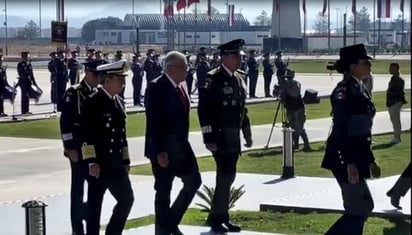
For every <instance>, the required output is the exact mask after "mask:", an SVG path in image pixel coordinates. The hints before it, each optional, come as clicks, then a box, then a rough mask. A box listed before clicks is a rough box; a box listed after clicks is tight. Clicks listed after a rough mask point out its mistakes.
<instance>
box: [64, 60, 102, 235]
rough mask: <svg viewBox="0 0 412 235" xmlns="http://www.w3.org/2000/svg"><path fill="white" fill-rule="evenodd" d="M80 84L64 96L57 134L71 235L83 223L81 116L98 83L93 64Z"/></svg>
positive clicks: (80, 230) (77, 233) (88, 64)
mask: <svg viewBox="0 0 412 235" xmlns="http://www.w3.org/2000/svg"><path fill="white" fill-rule="evenodd" d="M83 65H84V66H85V76H84V78H83V80H82V81H81V82H80V83H79V84H77V85H74V86H72V87H70V88H69V89H67V91H66V93H65V94H64V97H63V101H62V105H61V107H62V110H61V116H60V132H61V136H62V140H63V147H64V156H65V157H67V158H68V159H69V161H70V168H71V187H70V218H71V224H72V231H73V233H72V235H84V234H85V233H84V228H83V222H82V220H85V219H86V211H87V208H86V204H85V203H84V202H83V195H84V183H85V181H86V176H87V173H88V166H87V165H86V163H85V162H84V161H83V156H82V151H81V147H82V134H81V127H80V123H81V116H82V115H83V113H82V112H81V109H82V106H83V104H84V102H85V100H86V99H87V98H88V96H89V95H90V94H92V93H93V92H95V90H96V87H97V85H98V84H99V79H98V76H97V71H96V67H97V66H98V65H99V63H98V62H97V61H91V62H86V63H84V64H83Z"/></svg>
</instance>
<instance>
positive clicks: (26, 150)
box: [0, 146, 55, 155]
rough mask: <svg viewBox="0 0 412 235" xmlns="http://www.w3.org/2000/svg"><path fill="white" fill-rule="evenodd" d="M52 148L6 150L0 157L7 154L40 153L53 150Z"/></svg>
mask: <svg viewBox="0 0 412 235" xmlns="http://www.w3.org/2000/svg"><path fill="white" fill-rule="evenodd" d="M54 148H55V147H53V146H40V147H32V148H23V149H13V150H8V151H7V150H6V151H3V152H1V153H0V155H4V154H9V153H27V152H32V151H41V150H47V149H54Z"/></svg>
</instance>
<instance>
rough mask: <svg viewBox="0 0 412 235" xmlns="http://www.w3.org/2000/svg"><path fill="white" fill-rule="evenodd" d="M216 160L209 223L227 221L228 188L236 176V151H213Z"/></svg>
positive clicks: (237, 155)
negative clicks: (223, 152)
mask: <svg viewBox="0 0 412 235" xmlns="http://www.w3.org/2000/svg"><path fill="white" fill-rule="evenodd" d="M213 158H214V159H215V162H216V187H215V194H214V195H213V199H212V206H211V211H210V214H209V217H208V219H207V222H208V224H209V225H214V224H221V223H226V222H229V196H230V188H231V187H232V184H233V182H234V181H235V178H236V164H237V160H238V159H239V154H238V153H225V154H222V153H219V152H215V153H213Z"/></svg>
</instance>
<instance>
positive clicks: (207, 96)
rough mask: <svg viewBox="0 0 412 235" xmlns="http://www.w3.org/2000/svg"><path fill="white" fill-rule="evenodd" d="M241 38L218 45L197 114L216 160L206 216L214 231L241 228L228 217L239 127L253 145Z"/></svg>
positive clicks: (238, 143)
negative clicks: (217, 58) (216, 61)
mask: <svg viewBox="0 0 412 235" xmlns="http://www.w3.org/2000/svg"><path fill="white" fill-rule="evenodd" d="M243 45H244V41H243V40H242V39H237V40H234V41H230V42H228V43H226V44H223V45H221V46H219V47H218V49H219V50H220V54H221V56H222V57H221V65H220V66H219V67H218V68H216V69H214V70H211V71H210V72H209V73H208V74H207V77H206V80H205V83H204V85H203V87H200V88H199V106H198V115H199V122H200V126H201V127H202V134H203V141H204V143H205V145H206V148H207V149H208V150H210V151H211V152H212V153H213V158H214V159H215V162H216V168H217V169H216V189H215V194H214V196H213V200H212V206H211V207H212V208H211V211H210V214H209V217H208V219H207V222H208V224H209V225H210V226H211V228H212V231H213V232H215V233H225V232H228V231H229V232H239V231H240V227H239V226H238V225H235V224H233V223H231V222H230V220H229V194H230V188H231V186H232V183H233V181H234V180H235V177H236V163H237V160H238V158H239V155H240V153H241V144H240V131H241V130H242V132H243V136H244V137H245V140H246V147H251V146H252V133H251V129H250V121H249V118H248V115H247V108H246V106H245V99H246V85H245V84H244V78H243V77H244V76H245V74H244V72H243V71H242V70H239V66H240V63H241V56H240V50H241V48H242V46H243Z"/></svg>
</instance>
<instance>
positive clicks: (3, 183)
mask: <svg viewBox="0 0 412 235" xmlns="http://www.w3.org/2000/svg"><path fill="white" fill-rule="evenodd" d="M14 183H17V182H16V181H14V180H3V181H0V185H5V184H14Z"/></svg>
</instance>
